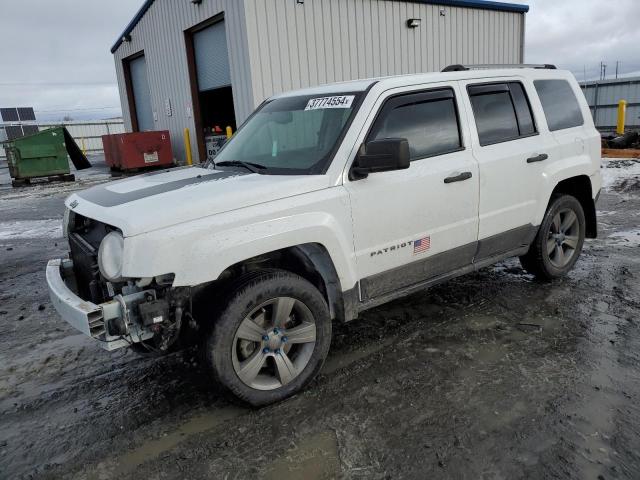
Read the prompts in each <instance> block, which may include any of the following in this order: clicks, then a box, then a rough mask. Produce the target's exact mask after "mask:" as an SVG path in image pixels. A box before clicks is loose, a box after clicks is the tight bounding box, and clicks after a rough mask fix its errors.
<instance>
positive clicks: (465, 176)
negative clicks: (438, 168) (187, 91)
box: [444, 172, 473, 183]
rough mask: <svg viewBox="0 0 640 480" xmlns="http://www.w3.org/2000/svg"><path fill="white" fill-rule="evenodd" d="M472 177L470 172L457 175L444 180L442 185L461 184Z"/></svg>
mask: <svg viewBox="0 0 640 480" xmlns="http://www.w3.org/2000/svg"><path fill="white" fill-rule="evenodd" d="M472 176H473V175H471V172H462V173H461V174H459V175H453V176H451V177H447V178H445V179H444V183H453V182H462V181H464V180H469V179H470V178H471V177H472Z"/></svg>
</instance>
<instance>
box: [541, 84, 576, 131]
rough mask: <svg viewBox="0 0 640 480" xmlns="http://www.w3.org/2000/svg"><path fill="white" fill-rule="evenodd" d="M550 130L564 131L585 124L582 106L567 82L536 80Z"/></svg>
mask: <svg viewBox="0 0 640 480" xmlns="http://www.w3.org/2000/svg"><path fill="white" fill-rule="evenodd" d="M533 84H534V85H535V87H536V91H537V92H538V96H539V97H540V103H542V109H543V110H544V115H545V116H546V117H547V124H548V125H549V130H551V131H552V132H553V131H555V130H563V129H565V128H572V127H579V126H581V125H583V124H584V118H583V117H582V111H581V110H580V104H579V103H578V100H577V99H576V95H575V93H574V92H573V88H571V85H569V82H567V81H566V80H535V81H534V82H533Z"/></svg>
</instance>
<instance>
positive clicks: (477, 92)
mask: <svg viewBox="0 0 640 480" xmlns="http://www.w3.org/2000/svg"><path fill="white" fill-rule="evenodd" d="M468 91H469V97H470V98H471V105H472V107H473V114H474V117H475V120H476V127H477V129H478V137H479V140H480V145H482V146H485V145H492V144H494V143H500V142H508V141H510V140H515V139H518V138H520V137H526V136H529V135H533V134H535V133H536V132H537V130H536V126H535V121H534V119H533V114H532V112H531V106H530V104H529V99H528V98H527V94H526V92H525V90H524V88H523V86H522V84H521V83H519V82H507V83H493V84H488V85H487V84H484V85H470V86H469V87H468Z"/></svg>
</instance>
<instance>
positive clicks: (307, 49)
mask: <svg viewBox="0 0 640 480" xmlns="http://www.w3.org/2000/svg"><path fill="white" fill-rule="evenodd" d="M528 9H529V7H527V6H526V5H515V4H509V3H499V2H492V1H485V0H440V1H428V0H191V1H188V0H180V1H178V0H155V1H154V0H147V1H146V2H145V3H144V5H143V6H142V8H141V9H140V11H139V12H138V13H137V14H136V16H135V17H134V18H133V20H132V21H131V22H130V23H129V25H128V26H127V27H126V29H125V31H124V32H123V33H122V35H121V36H120V38H119V39H118V41H117V42H116V43H115V44H114V45H113V48H112V49H111V52H112V53H113V54H114V58H115V65H116V72H117V77H118V85H119V88H120V99H121V102H122V112H123V116H124V121H125V125H126V128H127V130H129V131H140V130H169V131H170V132H171V135H172V138H173V148H174V154H175V156H176V157H177V158H178V159H179V160H183V159H184V146H183V141H182V139H183V129H184V128H185V127H188V128H189V129H190V130H191V132H192V141H193V145H192V149H193V150H194V152H197V156H198V157H199V158H200V159H201V160H204V158H205V157H206V151H205V137H206V136H208V135H211V134H212V130H213V129H214V128H215V127H220V128H221V129H224V128H225V127H226V126H231V127H232V128H233V129H234V130H235V128H236V127H237V126H238V125H239V124H240V123H242V122H243V121H244V120H245V119H246V118H247V116H249V114H250V113H251V112H252V111H253V110H254V109H255V107H256V106H257V105H259V104H260V103H261V102H262V101H263V100H264V99H265V98H267V97H269V96H271V95H273V94H275V93H278V92H282V91H286V90H291V89H297V88H303V87H308V86H313V85H318V84H324V83H330V82H336V81H342V80H352V79H356V78H367V77H378V76H385V75H394V74H405V73H417V72H427V71H437V70H440V69H442V68H443V67H445V66H447V65H450V64H458V63H460V64H484V63H522V61H523V57H524V53H523V52H524V33H525V13H526V12H527V11H528Z"/></svg>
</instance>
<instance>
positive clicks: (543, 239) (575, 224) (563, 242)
mask: <svg viewBox="0 0 640 480" xmlns="http://www.w3.org/2000/svg"><path fill="white" fill-rule="evenodd" d="M584 238H585V218H584V210H583V209H582V205H581V204H580V202H579V201H578V200H577V199H576V198H575V197H572V196H571V195H562V196H558V197H555V198H553V199H552V201H551V204H550V205H549V208H548V209H547V213H546V214H545V216H544V219H543V221H542V224H541V225H540V229H539V230H538V234H537V235H536V238H535V239H534V241H533V243H532V244H531V247H530V249H529V252H528V253H527V254H526V255H524V256H522V257H520V263H521V264H522V266H523V267H524V269H525V270H527V271H528V272H530V273H533V274H534V275H535V276H536V277H538V278H540V279H542V280H553V279H554V278H558V277H561V276H563V275H565V274H567V273H568V272H569V270H571V269H572V268H573V266H574V265H575V263H576V262H577V261H578V257H579V256H580V253H581V252H582V246H583V244H584Z"/></svg>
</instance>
